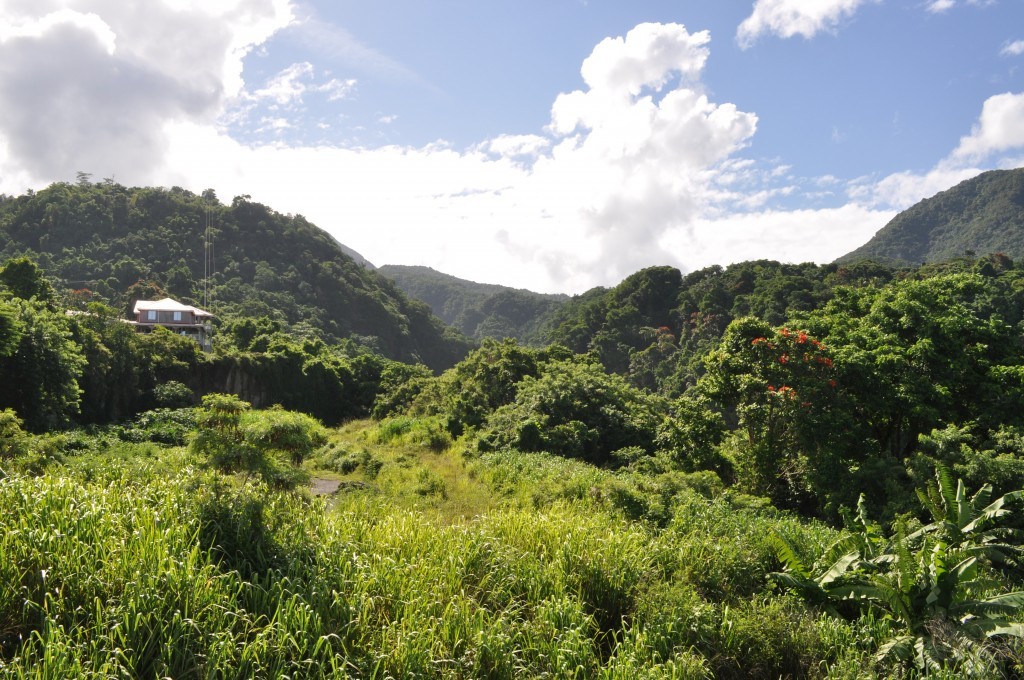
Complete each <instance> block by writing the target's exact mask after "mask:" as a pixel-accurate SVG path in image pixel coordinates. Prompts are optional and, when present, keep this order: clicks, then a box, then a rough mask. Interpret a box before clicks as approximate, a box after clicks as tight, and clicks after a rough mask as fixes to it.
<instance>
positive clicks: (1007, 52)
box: [1000, 40, 1024, 57]
mask: <svg viewBox="0 0 1024 680" xmlns="http://www.w3.org/2000/svg"><path fill="white" fill-rule="evenodd" d="M1000 54H1002V55H1003V56H1007V57H1019V56H1020V55H1022V54H1024V40H1014V41H1013V42H1011V43H1007V44H1006V45H1004V46H1003V49H1002V50H1001V51H1000Z"/></svg>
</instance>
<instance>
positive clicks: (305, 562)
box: [0, 421, 884, 679]
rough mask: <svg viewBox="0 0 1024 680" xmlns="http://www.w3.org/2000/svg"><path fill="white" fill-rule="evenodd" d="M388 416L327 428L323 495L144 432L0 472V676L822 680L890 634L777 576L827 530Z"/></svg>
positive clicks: (318, 459)
mask: <svg viewBox="0 0 1024 680" xmlns="http://www.w3.org/2000/svg"><path fill="white" fill-rule="evenodd" d="M394 430H395V431H397V433H396V432H395V431H391V432H390V433H387V434H385V436H384V437H383V441H382V438H381V436H380V433H381V430H380V426H379V424H377V423H372V422H369V421H364V422H359V423H350V424H349V425H347V426H346V427H344V428H342V429H340V430H337V431H334V432H332V433H331V441H330V442H329V444H328V445H327V446H326V447H325V448H324V449H323V450H322V451H320V452H319V453H318V454H317V455H316V456H314V459H313V460H312V461H309V462H308V464H309V465H310V466H311V468H312V471H313V473H314V474H320V473H318V472H317V469H318V466H319V468H320V469H322V468H323V467H327V468H329V469H330V472H329V474H331V475H332V476H333V477H334V478H336V479H339V480H341V481H347V482H352V483H355V482H359V483H360V484H359V485H355V484H353V485H351V486H350V487H348V489H349V490H347V491H342V492H339V493H338V494H336V495H335V496H334V497H333V498H332V499H330V502H329V503H328V502H327V500H326V499H323V498H312V497H310V496H309V494H308V493H304V492H302V491H301V490H300V491H297V492H274V491H271V490H269V489H268V488H267V487H266V486H265V485H263V484H262V483H260V482H258V480H256V479H255V478H248V477H245V476H244V475H243V476H225V475H222V474H220V473H216V472H212V471H207V470H204V469H203V468H202V466H201V461H198V460H195V459H193V458H190V457H189V456H188V454H187V452H186V451H185V449H184V448H180V447H179V448H174V447H162V446H156V447H150V446H147V445H146V444H144V443H143V444H132V445H131V446H125V447H123V446H120V445H119V444H116V442H112V441H107V443H106V444H104V445H103V446H99V447H98V448H97V450H86V451H83V452H79V453H76V454H74V455H69V456H67V457H66V460H65V462H64V464H63V465H54V466H52V467H51V468H49V471H48V472H47V473H46V474H45V475H43V476H39V477H30V476H23V475H21V474H18V473H15V474H12V475H11V476H10V477H9V478H8V479H6V480H3V481H0V676H2V677H12V678H57V677H60V678H84V677H104V678H106V677H126V678H127V677H143V678H162V677H175V678H189V677H194V678H199V677H202V678H216V677H228V678H241V677H256V678H277V677H304V678H317V677H330V678H335V677H337V678H341V677H365V678H386V677H394V678H399V677H428V678H520V677H552V678H591V677H604V678H622V679H625V678H645V677H646V678H661V677H670V678H710V677H726V678H729V677H732V678H741V677H754V678H757V677H762V678H777V677H780V676H783V677H824V676H826V675H827V674H828V670H829V668H832V667H835V668H836V669H837V672H841V673H842V674H847V675H848V672H849V671H850V670H851V669H855V668H858V667H860V668H863V667H865V664H866V663H868V662H867V661H866V660H867V659H869V658H870V654H871V652H872V649H873V647H872V645H873V644H875V643H876V641H877V639H878V638H879V637H880V636H882V635H883V633H884V632H877V631H876V632H875V633H872V630H871V629H870V628H863V627H861V628H858V627H857V626H854V625H851V624H847V623H845V622H836V621H834V620H832V619H824V618H822V617H821V616H820V615H819V614H817V613H816V612H814V611H812V610H810V609H808V608H807V607H806V606H805V605H803V604H802V603H800V602H797V601H794V600H791V599H790V598H788V597H782V596H780V595H778V594H777V593H775V592H774V590H773V587H772V584H771V582H770V580H769V579H768V577H767V574H768V572H769V571H771V570H773V569H777V568H778V564H777V563H776V562H775V558H774V556H773V553H772V552H771V549H770V545H769V543H768V540H767V537H768V535H769V534H770V532H771V531H773V530H778V531H782V532H785V533H786V535H788V536H792V537H794V540H800V541H803V542H805V543H806V544H808V545H810V546H814V545H819V544H821V543H824V542H827V540H828V539H829V537H830V536H833V535H834V532H832V531H831V530H829V529H826V528H823V527H820V526H817V525H813V524H805V523H801V522H798V521H796V520H795V519H793V518H791V517H788V516H785V515H778V514H776V513H769V512H764V511H762V510H758V509H743V508H742V507H741V506H739V505H736V504H734V503H731V502H730V501H729V500H728V499H727V498H725V497H719V498H718V499H717V500H709V499H708V498H706V497H704V496H703V495H701V493H698V492H697V491H695V490H692V489H690V488H688V487H687V486H686V481H685V479H684V480H683V482H680V483H678V484H677V483H675V482H673V484H667V482H666V483H665V484H663V485H662V486H661V487H659V486H658V485H657V484H656V483H655V482H653V481H651V480H647V481H646V482H644V484H641V483H640V481H638V480H637V479H635V478H634V477H633V476H630V475H629V474H625V473H612V472H609V471H605V470H598V469H596V468H593V467H591V466H588V465H586V464H583V463H579V462H577V461H570V460H566V459H562V458H554V457H551V456H547V455H545V454H530V455H521V454H516V453H512V452H509V453H502V454H488V455H486V456H482V457H478V456H476V455H469V454H468V453H467V450H466V449H465V447H464V446H463V445H462V443H461V442H458V441H456V442H451V444H450V445H449V446H447V447H446V448H444V449H441V450H437V447H436V446H433V445H431V444H430V442H429V441H425V440H423V439H422V438H421V437H420V435H419V434H416V433H417V432H420V433H422V432H423V431H424V428H423V427H422V425H418V424H417V423H415V422H412V423H406V424H403V425H401V426H400V427H396V428H394ZM426 430H427V431H428V432H429V427H428V428H426ZM350 457H351V460H350ZM345 461H348V462H345ZM324 474H328V473H326V472H325V473H324ZM676 481H678V480H676ZM645 485H646V486H645ZM665 489H671V490H672V492H671V493H670V494H669V493H668V492H666V491H665ZM645 513H646V514H645Z"/></svg>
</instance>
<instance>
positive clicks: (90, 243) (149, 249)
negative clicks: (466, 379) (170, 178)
mask: <svg viewBox="0 0 1024 680" xmlns="http://www.w3.org/2000/svg"><path fill="white" fill-rule="evenodd" d="M207 235H208V237H207ZM349 252H351V251H349ZM21 255H27V256H29V257H31V258H33V259H34V260H36V261H37V262H38V263H39V265H40V266H41V267H42V268H43V270H44V271H45V272H46V274H47V275H48V276H50V277H52V278H55V279H56V282H57V284H58V286H60V287H63V288H67V289H75V290H76V295H78V297H79V298H81V297H86V298H93V299H100V300H104V301H107V302H109V303H111V304H113V305H114V306H116V307H118V308H120V309H122V310H124V311H125V312H126V313H127V311H128V310H129V309H130V308H131V305H132V304H133V302H134V300H136V299H139V298H147V299H148V298H154V297H165V296H170V297H175V298H178V299H180V300H182V301H184V302H188V303H190V304H195V305H198V306H208V307H209V311H212V312H213V313H214V314H215V315H216V317H217V319H218V321H219V322H229V321H230V320H231V319H233V318H240V317H268V318H269V319H270V320H271V322H273V323H275V324H277V325H279V326H280V327H283V328H285V329H287V330H289V331H291V332H292V333H293V334H294V335H298V336H305V337H309V336H319V337H323V338H324V339H325V340H327V341H329V342H332V341H338V340H343V339H349V340H351V341H354V342H356V343H358V344H360V345H363V346H366V347H369V348H370V349H372V350H374V351H378V352H380V353H381V354H383V355H384V356H386V357H389V358H392V359H397V360H401V361H410V362H411V361H421V362H423V363H425V364H427V365H428V366H430V367H431V368H433V369H435V370H440V369H444V368H447V367H449V366H451V365H453V364H454V363H456V362H457V361H458V360H459V359H460V358H461V357H463V356H464V355H465V353H466V352H467V351H468V349H469V347H470V346H471V343H470V342H469V340H468V339H466V338H465V337H462V336H460V335H459V334H458V333H457V332H455V331H453V330H452V329H450V328H447V327H446V326H445V325H444V324H443V323H442V322H441V320H440V319H438V318H437V317H436V316H434V315H433V314H431V312H430V309H429V308H428V307H427V306H426V305H425V304H423V303H421V302H418V301H415V300H410V299H409V298H408V297H407V296H406V295H405V294H404V293H403V292H402V291H401V290H400V289H399V288H398V287H397V286H396V285H395V283H394V282H392V281H391V280H390V279H387V278H385V277H383V276H381V275H380V274H378V273H377V272H376V271H375V270H374V269H373V268H372V265H370V266H366V265H367V264H368V263H365V261H364V262H363V263H360V262H357V261H356V260H354V259H353V257H352V256H350V255H349V254H347V253H346V248H344V247H343V246H342V245H341V244H340V243H338V241H336V240H335V239H334V238H333V237H332V236H330V235H329V234H327V233H326V232H325V231H323V230H321V229H320V228H319V227H317V226H315V225H313V224H311V223H310V222H308V221H307V220H306V219H305V218H304V217H302V216H301V215H283V214H281V213H278V212H276V211H274V210H272V209H270V208H268V207H267V206H265V205H262V204H260V203H256V202H254V201H252V200H251V199H250V197H248V196H236V197H235V198H234V200H232V202H231V204H230V205H225V204H223V203H221V202H220V201H219V200H218V199H217V196H216V194H215V193H214V192H213V190H209V189H208V190H206V191H204V192H203V193H202V195H196V194H194V193H192V192H189V191H186V190H184V189H181V188H179V187H174V188H171V189H162V188H148V187H142V188H139V187H133V188H129V187H125V186H122V185H120V184H116V183H114V182H111V181H104V182H101V183H92V182H90V181H88V179H86V178H81V179H80V180H79V182H77V183H76V184H69V183H57V184H53V185H51V186H49V187H47V188H46V189H43V190H41V191H39V192H29V193H27V194H25V195H22V196H17V197H11V196H0V259H7V258H11V257H15V256H21ZM207 273H209V276H207Z"/></svg>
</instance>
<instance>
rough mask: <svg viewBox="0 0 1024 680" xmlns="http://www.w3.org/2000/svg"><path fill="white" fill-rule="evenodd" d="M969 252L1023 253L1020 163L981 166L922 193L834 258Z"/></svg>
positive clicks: (934, 257)
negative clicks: (964, 177) (1011, 167)
mask: <svg viewBox="0 0 1024 680" xmlns="http://www.w3.org/2000/svg"><path fill="white" fill-rule="evenodd" d="M974 253H977V254H978V255H989V254H993V253H1003V254H1005V255H1008V256H1009V257H1012V258H1020V257H1024V168H1017V169H1016V170H992V171H990V172H983V173H981V174H980V175H978V176H977V177H974V178H972V179H969V180H966V181H964V182H961V183H960V184H958V185H956V186H955V187H952V188H950V189H947V190H946V191H942V192H940V193H938V194H936V195H935V196H932V197H931V198H926V199H925V200H923V201H921V202H920V203H918V204H916V205H914V206H911V207H910V208H908V209H907V210H904V211H903V212H901V213H900V214H899V215H897V216H896V217H894V218H893V219H892V220H891V221H890V222H889V223H888V224H887V225H885V227H883V228H882V229H881V230H880V231H879V232H878V233H877V234H875V236H874V237H873V238H872V239H871V240H870V241H868V242H867V243H865V244H864V245H863V246H861V247H860V248H857V249H856V250H854V251H853V252H851V253H849V254H847V255H844V256H843V257H841V258H839V260H838V261H839V262H853V261H856V260H862V259H873V260H878V261H884V262H892V263H897V264H914V265H919V264H922V263H925V262H943V261H945V260H949V259H952V258H955V257H960V256H963V255H964V254H974Z"/></svg>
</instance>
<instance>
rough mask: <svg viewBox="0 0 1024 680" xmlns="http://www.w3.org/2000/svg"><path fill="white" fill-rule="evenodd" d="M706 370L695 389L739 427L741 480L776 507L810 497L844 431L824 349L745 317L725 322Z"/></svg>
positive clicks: (803, 335) (838, 452)
mask: <svg viewBox="0 0 1024 680" xmlns="http://www.w3.org/2000/svg"><path fill="white" fill-rule="evenodd" d="M707 368H708V372H707V374H706V375H705V376H704V377H703V378H702V379H701V382H700V388H701V390H702V391H703V392H705V393H706V394H708V395H709V396H711V397H712V398H713V399H715V400H717V401H718V402H719V403H721V404H722V405H723V406H725V407H726V409H727V410H728V413H727V415H728V416H730V417H731V418H732V419H733V421H734V423H735V425H736V426H737V430H736V435H735V436H734V445H735V449H736V450H735V454H736V455H737V457H738V460H737V461H736V463H737V472H738V473H739V476H740V481H741V483H743V484H744V485H745V486H746V487H747V488H748V490H750V491H752V492H754V493H758V494H763V495H767V496H769V497H771V498H772V499H773V500H774V501H775V502H776V503H778V504H780V505H784V506H790V507H793V506H802V505H807V504H809V503H812V502H814V500H815V499H814V498H813V495H814V493H815V492H816V491H819V490H820V488H821V483H822V482H826V483H827V481H826V480H828V479H830V478H832V479H833V480H834V477H835V473H836V472H837V468H838V467H839V466H840V464H841V460H840V459H841V458H842V454H843V453H844V449H845V446H844V444H843V435H844V433H845V432H846V431H847V430H848V429H849V428H848V423H845V422H844V421H845V420H846V418H847V416H846V415H844V413H843V411H842V409H839V408H837V404H838V401H839V400H840V398H841V396H840V395H841V390H840V385H839V382H838V379H837V370H836V366H835V364H834V360H833V358H832V355H831V353H830V350H829V349H828V348H827V347H826V346H825V345H824V344H823V343H822V342H821V341H819V340H818V339H817V338H814V337H813V336H811V335H809V334H808V333H807V332H806V331H803V330H799V329H790V328H787V327H779V328H773V327H772V326H770V325H769V324H768V323H767V322H764V321H761V320H759V319H755V318H753V317H746V318H742V319H737V320H736V321H734V322H732V323H731V324H730V325H729V327H728V328H727V329H726V332H725V335H724V336H723V338H722V342H721V344H720V345H719V347H718V349H717V350H715V351H714V352H712V353H711V354H710V355H709V356H708V359H707ZM832 483H834V481H833V482H832Z"/></svg>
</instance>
